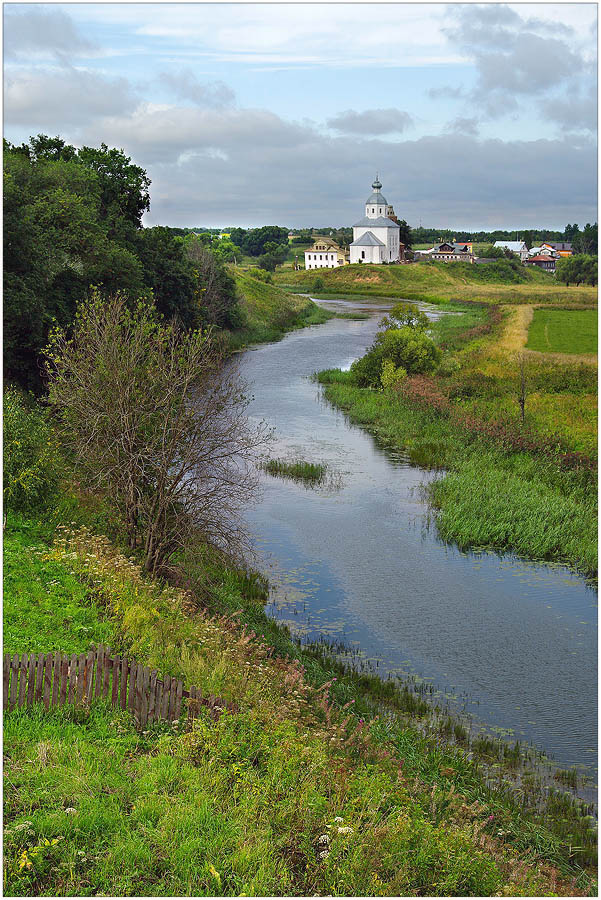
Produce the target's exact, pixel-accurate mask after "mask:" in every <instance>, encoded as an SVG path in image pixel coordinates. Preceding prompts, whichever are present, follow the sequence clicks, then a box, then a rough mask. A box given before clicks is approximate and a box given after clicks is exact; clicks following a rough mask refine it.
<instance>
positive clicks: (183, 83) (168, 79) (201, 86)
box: [159, 69, 235, 109]
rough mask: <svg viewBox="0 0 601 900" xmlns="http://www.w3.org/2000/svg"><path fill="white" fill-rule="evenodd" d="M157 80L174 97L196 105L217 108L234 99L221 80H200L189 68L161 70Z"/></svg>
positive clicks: (231, 91)
mask: <svg viewBox="0 0 601 900" xmlns="http://www.w3.org/2000/svg"><path fill="white" fill-rule="evenodd" d="M159 81H160V82H161V84H163V85H164V86H165V87H166V88H167V89H168V90H169V92H170V93H171V94H172V95H173V96H174V97H175V98H176V99H178V100H191V101H192V102H193V103H195V104H196V105H197V106H208V107H211V108H215V109H219V108H221V107H224V106H230V105H231V104H232V103H233V102H234V99H235V94H234V92H233V90H232V89H231V88H230V87H228V85H227V84H225V83H224V82H223V81H207V82H200V81H199V80H198V79H197V77H196V75H195V74H194V72H193V71H192V70H191V69H181V70H180V71H179V72H161V74H160V75H159Z"/></svg>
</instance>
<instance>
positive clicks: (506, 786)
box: [4, 518, 594, 896]
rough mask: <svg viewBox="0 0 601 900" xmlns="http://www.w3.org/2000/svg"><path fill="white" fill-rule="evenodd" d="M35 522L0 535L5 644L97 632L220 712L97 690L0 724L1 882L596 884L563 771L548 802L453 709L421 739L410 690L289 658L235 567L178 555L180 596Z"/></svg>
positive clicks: (587, 824)
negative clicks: (144, 711) (150, 716)
mask: <svg viewBox="0 0 601 900" xmlns="http://www.w3.org/2000/svg"><path fill="white" fill-rule="evenodd" d="M45 535H48V526H47V525H44V526H36V525H35V523H34V522H33V521H31V520H29V521H28V520H23V519H20V520H19V519H14V518H13V520H12V522H11V526H10V529H9V531H8V533H7V551H6V553H7V556H6V563H7V571H6V577H7V585H6V600H5V616H8V629H7V634H8V635H10V640H11V643H12V644H13V645H14V646H13V647H12V649H15V650H19V649H23V648H26V649H27V650H28V651H32V650H36V649H39V644H40V640H41V639H42V637H43V643H44V647H43V649H44V650H45V651H48V650H49V649H53V648H55V647H59V646H60V647H63V646H66V644H65V642H67V643H68V645H69V649H70V650H72V651H73V652H80V651H82V650H83V649H87V647H88V646H89V644H90V642H91V641H92V642H93V641H97V642H100V641H102V642H110V644H111V645H112V646H113V647H115V648H117V649H118V650H119V651H121V652H128V653H129V654H135V656H136V658H138V659H140V660H142V661H144V662H145V663H147V664H149V665H151V666H152V667H156V668H157V670H158V671H159V672H162V673H170V674H173V675H175V676H177V677H183V678H184V679H185V680H186V682H187V683H193V684H195V685H197V686H200V687H201V689H202V692H203V693H204V694H205V695H206V694H208V693H212V694H217V695H219V696H221V697H222V698H223V699H224V700H231V701H232V702H233V703H235V710H236V711H235V712H232V713H228V714H227V715H226V714H224V715H222V716H221V717H220V718H219V719H218V721H217V722H214V721H211V720H210V719H204V718H201V719H197V720H196V721H195V725H194V727H193V729H192V731H188V730H187V729H186V727H185V723H183V722H182V723H181V726H180V725H179V724H178V723H174V725H173V726H168V725H162V726H161V725H152V726H150V727H149V728H147V730H146V731H144V733H140V732H139V731H137V730H136V729H135V726H134V723H133V722H131V721H130V719H129V714H128V713H118V714H116V713H115V711H113V710H110V709H109V708H105V707H104V706H103V704H102V702H97V703H95V704H92V706H91V708H90V710H89V712H86V710H85V709H84V710H79V711H73V710H71V711H70V710H69V709H68V708H66V709H64V710H58V711H55V712H52V713H45V712H44V711H43V710H42V709H36V708H34V709H31V710H15V712H13V713H11V714H9V715H7V716H6V721H5V751H6V753H7V761H6V765H5V777H6V778H7V782H6V788H5V804H6V810H5V825H6V832H5V853H4V863H5V889H6V890H10V892H11V893H12V894H14V895H31V894H34V893H35V894H38V895H54V896H56V895H71V894H81V893H89V892H93V893H112V894H113V895H117V896H123V895H130V894H133V893H136V894H139V893H140V888H141V887H143V889H144V891H148V892H149V891H152V893H153V894H155V895H159V896H161V895H166V896H169V895H170V896H172V895H174V894H187V895H190V894H192V895H204V896H231V895H238V894H240V893H245V894H247V895H249V896H255V895H259V896H261V895H265V894H271V895H280V894H288V895H296V894H298V895H303V896H307V895H315V894H320V893H325V892H329V893H332V894H335V895H336V894H337V895H340V894H345V893H351V892H355V891H356V892H358V893H361V894H362V895H364V896H379V895H384V896H390V895H395V896H399V895H401V896H402V895H405V894H413V893H416V892H419V893H423V894H428V895H432V896H449V895H452V894H459V893H461V894H463V895H480V896H482V895H485V896H488V895H492V894H496V893H498V892H500V891H502V892H503V893H505V894H510V895H514V896H515V895H541V894H549V893H553V894H565V895H569V896H572V895H575V894H589V893H594V885H593V884H592V883H591V881H590V878H589V876H588V875H587V872H586V869H587V867H588V864H589V860H590V859H591V856H590V854H591V852H592V850H593V846H594V837H592V835H593V832H592V831H591V820H590V819H589V818H587V815H588V814H589V810H588V809H587V808H586V807H582V806H578V805H577V804H574V802H573V801H572V800H571V799H570V798H569V795H568V794H564V793H563V791H562V790H561V788H560V784H561V782H559V781H558V782H556V784H557V789H556V790H554V791H552V792H551V794H550V795H549V794H548V793H547V792H546V791H541V789H540V784H537V782H536V776H529V778H530V780H528V778H527V777H525V776H523V773H522V776H521V777H520V775H519V771H520V770H519V768H517V769H516V764H517V756H514V757H513V758H511V756H510V757H509V758H503V757H502V756H501V757H499V755H498V748H494V747H493V745H492V743H489V744H488V745H486V744H484V743H483V744H482V745H481V746H479V745H478V743H477V742H475V744H474V746H473V747H472V748H471V749H469V750H468V749H467V747H466V745H465V741H462V735H461V734H460V733H459V732H458V733H457V734H456V735H455V737H454V738H453V739H452V740H448V734H447V740H446V741H445V740H443V737H442V736H443V734H444V733H445V732H447V733H448V730H449V727H452V726H450V725H449V722H450V720H444V721H442V722H441V723H440V725H439V728H438V730H437V731H435V730H434V729H432V731H429V730H428V729H426V732H424V729H423V727H421V726H420V720H421V718H422V716H423V714H424V712H423V709H421V707H420V704H419V702H418V700H414V701H413V703H412V705H411V706H409V704H408V702H407V698H406V697H405V696H404V694H403V693H402V692H396V694H395V692H393V690H392V688H391V687H388V689H386V687H385V686H384V687H382V686H380V687H379V688H377V689H376V687H375V683H376V680H375V679H374V680H373V683H371V684H370V683H369V680H368V679H365V678H364V679H358V678H357V676H355V675H352V674H350V673H348V672H343V671H342V670H341V669H340V667H332V665H331V663H330V661H329V660H328V657H327V654H324V653H321V654H319V653H311V652H308V651H302V650H301V648H299V646H298V645H297V644H295V643H294V642H293V641H292V640H291V639H290V635H289V634H287V633H286V630H285V629H282V628H281V627H278V626H276V625H275V623H273V622H270V620H269V619H268V618H267V616H265V614H264V613H263V611H262V606H261V597H260V596H257V593H259V594H260V591H258V592H257V590H256V589H255V590H253V589H252V586H253V582H252V580H250V581H249V579H248V577H247V576H244V575H243V574H242V573H240V572H236V571H235V570H233V569H223V568H222V567H221V568H219V566H217V565H216V564H215V563H213V564H211V563H210V561H209V560H207V559H205V562H204V565H201V566H199V557H198V554H194V555H193V557H194V560H195V563H196V579H197V581H196V591H194V590H187V591H182V590H181V589H176V588H173V587H169V586H167V585H164V584H161V583H160V582H157V581H156V580H153V579H149V578H147V577H144V576H142V575H141V573H140V571H139V569H138V567H137V566H136V564H135V563H132V562H131V561H128V560H127V559H126V558H125V557H123V556H122V555H121V554H120V553H119V551H118V550H117V549H116V548H114V547H113V546H111V544H110V542H108V541H107V540H106V539H105V538H103V537H102V536H100V535H97V534H94V533H93V532H92V531H90V530H89V529H87V528H83V529H82V528H79V529H73V528H68V527H67V528H64V529H59V531H58V533H57V534H56V537H55V539H54V540H53V541H52V542H51V543H47V538H46V537H45ZM182 562H184V561H182ZM184 569H185V570H186V572H187V577H188V578H191V577H194V573H193V572H192V571H191V569H190V568H189V567H188V565H186V564H185V563H184ZM199 576H200V578H199ZM32 584H37V585H39V588H37V589H36V590H37V593H36V594H33V595H32V592H31V585H32ZM255 588H256V584H255ZM253 594H254V598H253ZM36 596H37V598H38V599H37V600H36V599H35V597H36ZM201 596H202V599H201ZM42 597H44V600H43V603H40V600H41V599H42ZM65 599H68V606H67V607H66V608H65V605H64V601H65ZM207 599H208V605H207ZM234 607H235V608H234ZM57 613H59V617H57ZM32 614H33V617H32ZM15 617H16V618H17V619H18V620H19V622H20V623H21V627H20V628H18V629H15V628H14V627H13V625H14V618H15ZM248 619H251V621H252V630H249V628H248V627H244V623H245V621H246V620H248ZM28 621H29V622H30V624H31V627H30V628H27V627H26V628H23V627H22V626H23V623H27V622H28ZM17 644H18V645H19V646H17ZM5 649H10V648H5ZM274 651H275V652H274ZM376 699H379V701H380V703H379V711H380V715H379V716H378V715H376V714H375V712H376V707H377V706H378V704H377V703H376V702H375V700H376ZM381 701H384V702H385V705H387V706H388V708H389V709H390V710H391V711H393V710H396V713H397V715H395V716H393V717H392V718H391V717H389V716H383V715H382V703H381ZM355 707H356V708H355ZM40 753H42V757H40ZM487 758H488V760H489V763H490V765H492V766H493V769H494V771H495V773H496V774H495V777H494V779H493V778H491V777H490V774H489V773H490V771H491V769H490V767H488V768H487V766H486V765H485V764H484V763H485V761H486V759H487ZM499 764H500V768H499ZM516 779H517V784H519V785H521V787H519V788H518V789H517V790H516ZM545 795H546V801H543V797H544V796H545ZM541 804H542V805H541ZM249 830H250V831H252V835H253V840H252V846H249V844H248V841H247V835H248V833H249ZM591 840H592V841H593V843H591ZM576 842H578V846H579V847H581V848H582V849H581V850H579V851H578V852H574V851H573V850H572V849H571V847H573V846H575V845H576ZM21 861H24V864H23V866H21ZM29 863H31V865H29Z"/></svg>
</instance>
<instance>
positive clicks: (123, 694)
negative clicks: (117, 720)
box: [119, 657, 129, 709]
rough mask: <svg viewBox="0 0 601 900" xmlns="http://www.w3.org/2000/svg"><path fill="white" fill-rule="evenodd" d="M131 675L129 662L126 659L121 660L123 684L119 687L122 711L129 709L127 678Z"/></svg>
mask: <svg viewBox="0 0 601 900" xmlns="http://www.w3.org/2000/svg"><path fill="white" fill-rule="evenodd" d="M128 673H129V662H128V661H127V659H126V657H123V659H122V660H121V684H120V685H119V690H120V696H119V706H120V707H121V709H126V708H127V676H128Z"/></svg>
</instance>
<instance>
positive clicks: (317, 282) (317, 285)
mask: <svg viewBox="0 0 601 900" xmlns="http://www.w3.org/2000/svg"><path fill="white" fill-rule="evenodd" d="M324 287H325V284H324V280H323V278H322V277H321V275H317V277H316V278H314V279H313V283H312V285H311V290H313V291H323V289H324Z"/></svg>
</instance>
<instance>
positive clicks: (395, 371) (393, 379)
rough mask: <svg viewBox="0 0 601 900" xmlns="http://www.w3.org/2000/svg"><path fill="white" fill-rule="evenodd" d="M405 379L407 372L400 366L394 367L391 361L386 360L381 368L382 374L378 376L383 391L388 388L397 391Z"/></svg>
mask: <svg viewBox="0 0 601 900" xmlns="http://www.w3.org/2000/svg"><path fill="white" fill-rule="evenodd" d="M406 377H407V370H406V369H403V367H402V366H398V368H397V367H396V366H395V364H394V363H393V362H392V360H391V359H387V360H386V361H385V362H384V365H383V366H382V374H381V375H380V383H381V385H382V388H383V390H385V391H386V390H389V389H390V388H395V389H398V388H399V387H400V386H401V384H402V382H403V381H404V380H405V378H406Z"/></svg>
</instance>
